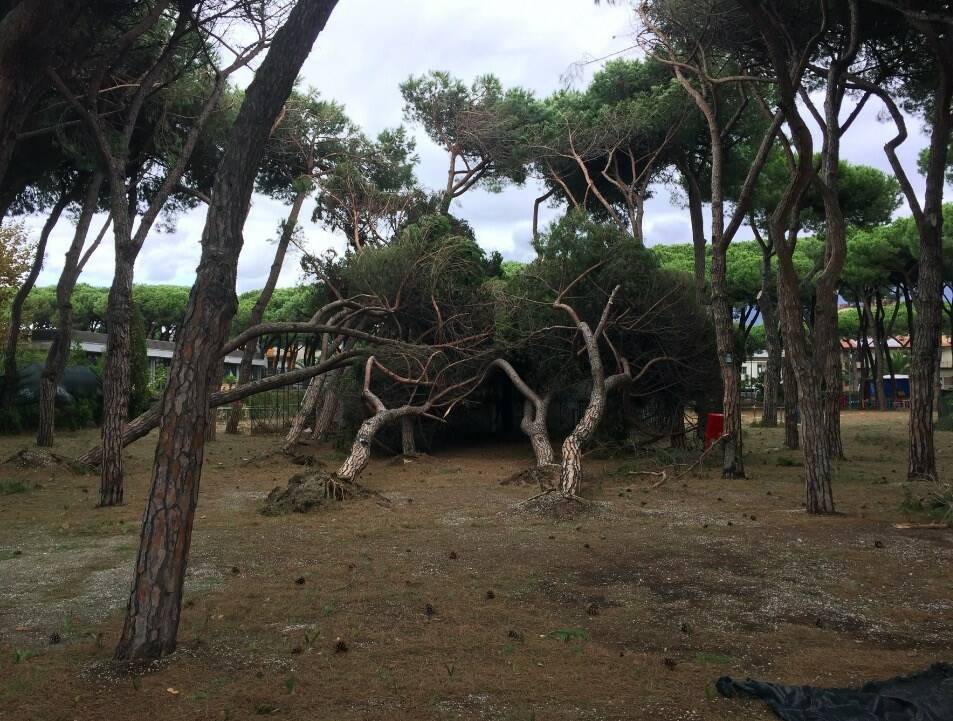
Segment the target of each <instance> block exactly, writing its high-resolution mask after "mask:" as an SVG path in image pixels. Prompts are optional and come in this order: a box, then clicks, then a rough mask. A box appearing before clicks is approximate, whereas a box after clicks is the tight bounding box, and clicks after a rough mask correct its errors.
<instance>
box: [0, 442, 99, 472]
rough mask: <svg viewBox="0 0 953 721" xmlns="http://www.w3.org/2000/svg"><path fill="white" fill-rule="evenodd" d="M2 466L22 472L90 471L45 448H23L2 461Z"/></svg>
mask: <svg viewBox="0 0 953 721" xmlns="http://www.w3.org/2000/svg"><path fill="white" fill-rule="evenodd" d="M4 465H12V466H16V467H17V468H21V469H24V470H35V469H39V468H54V467H59V468H66V469H68V470H70V471H72V472H73V473H88V472H89V471H90V470H92V469H90V468H89V467H87V466H85V465H83V464H82V463H79V462H77V461H75V460H73V459H72V458H66V457H65V456H60V455H58V454H56V453H53V452H52V451H50V450H47V449H46V448H23V449H22V450H19V451H17V452H16V453H14V454H13V455H12V456H10V457H9V458H8V459H7V460H6V461H4Z"/></svg>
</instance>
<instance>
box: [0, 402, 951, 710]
mask: <svg viewBox="0 0 953 721" xmlns="http://www.w3.org/2000/svg"><path fill="white" fill-rule="evenodd" d="M843 424H844V436H845V444H846V450H847V454H848V458H849V460H848V461H846V462H842V463H841V464H840V468H839V472H838V478H837V482H836V485H835V489H834V495H835V502H836V503H837V506H838V510H839V512H840V513H839V515H836V516H832V517H821V518H817V517H808V516H807V515H806V514H805V513H804V511H803V508H802V496H803V489H802V481H801V475H800V473H801V470H802V469H801V468H800V457H799V455H798V454H797V453H794V452H790V451H786V450H781V449H780V448H779V446H780V445H781V442H782V431H780V430H773V429H771V430H769V429H758V428H750V429H748V430H747V431H746V443H747V449H748V451H749V455H748V458H747V471H748V474H749V478H748V479H747V480H735V481H725V480H722V479H721V478H719V477H718V473H717V469H716V468H714V467H713V466H714V464H713V463H712V464H709V466H710V467H709V468H706V469H704V470H702V471H701V472H698V473H692V474H689V475H687V476H685V477H683V478H679V479H677V480H676V479H673V478H672V474H669V477H668V479H667V480H666V481H665V482H664V483H663V484H661V485H659V486H658V487H653V485H654V484H656V482H657V481H658V480H659V477H657V476H651V475H645V474H639V473H637V472H638V471H657V470H658V469H659V468H660V467H661V465H660V464H663V463H664V462H665V461H666V459H667V452H665V451H661V450H660V451H659V452H657V453H650V454H647V455H645V456H644V457H640V458H634V457H629V458H610V459H590V460H588V461H587V463H586V479H585V483H584V488H583V495H584V496H586V497H587V498H590V499H592V500H593V501H597V502H599V505H598V506H597V509H598V511H599V512H598V513H591V514H584V515H581V516H579V517H577V518H575V519H572V520H563V521H559V522H556V521H553V520H549V519H546V518H541V517H539V516H534V515H531V514H530V515H526V514H521V513H516V512H513V507H514V505H515V504H517V503H518V502H519V501H520V500H521V499H525V498H527V497H528V496H530V495H533V493H534V492H535V491H534V489H533V488H531V487H527V486H512V485H501V484H500V480H501V479H503V478H506V477H507V476H509V475H511V474H513V473H514V472H516V471H519V470H520V469H522V468H525V467H526V466H527V465H528V464H529V462H530V459H531V454H530V450H529V447H528V444H526V445H521V444H514V445H498V446H490V445H485V446H481V447H470V448H462V449H456V450H446V451H441V452H439V453H438V454H436V455H434V456H427V457H423V458H421V459H420V460H417V461H415V462H412V463H405V462H403V461H401V460H400V459H398V460H396V461H395V460H393V459H388V458H377V459H375V460H374V461H373V462H372V465H371V466H370V468H369V469H368V471H367V472H366V473H365V475H364V476H363V479H362V480H363V482H364V483H365V484H366V485H367V486H368V487H370V488H372V489H374V490H376V491H379V492H380V493H382V494H384V495H385V496H386V497H387V498H388V499H389V500H390V505H382V504H381V503H380V502H379V501H378V500H375V499H374V498H368V499H361V500H356V501H351V502H346V503H344V504H338V505H336V506H334V507H330V508H322V509H320V510H318V511H317V512H314V513H311V514H307V515H302V514H295V515H291V516H282V517H266V516H263V515H261V514H260V513H259V509H260V508H261V505H262V501H263V499H264V497H265V495H266V494H267V492H268V491H270V490H271V489H272V488H273V487H275V486H277V485H283V484H284V483H285V481H286V480H287V479H288V478H289V477H290V476H291V475H292V474H294V473H296V472H299V471H300V470H301V467H300V466H295V465H293V464H292V463H291V462H290V461H289V460H288V459H286V458H285V457H283V456H280V455H275V456H273V457H271V458H261V457H260V456H261V455H262V454H266V453H267V452H268V451H270V450H272V449H274V448H276V447H277V439H276V438H275V437H273V436H262V437H248V436H241V437H228V436H224V435H220V436H219V440H217V441H215V442H213V443H212V444H211V445H210V447H209V450H208V453H207V457H206V458H207V461H206V468H205V472H204V476H203V481H202V490H201V497H200V502H199V511H198V517H197V518H196V523H195V535H194V538H193V545H192V554H191V559H190V568H189V574H188V579H187V584H186V595H185V608H184V612H183V618H182V626H181V629H180V634H179V650H178V651H177V652H176V653H175V654H174V655H173V656H171V657H170V658H168V659H167V660H165V661H163V662H162V663H160V664H158V665H157V666H156V668H155V669H154V670H152V671H151V672H150V673H147V674H145V675H141V676H130V675H128V674H124V673H122V672H121V670H119V669H117V668H116V667H115V666H114V665H113V664H112V663H111V662H110V657H111V653H112V649H113V647H114V645H115V643H116V640H117V637H118V632H119V629H120V625H121V620H122V612H123V609H124V606H125V602H126V598H127V594H128V589H129V583H130V580H131V573H132V566H133V561H134V557H135V553H136V548H137V544H138V540H139V516H140V514H141V512H142V508H143V506H144V498H145V492H146V485H147V483H148V472H149V466H150V462H151V455H152V450H153V447H152V444H151V443H150V441H149V439H146V440H144V441H140V442H139V443H137V444H136V445H135V446H133V447H131V448H130V449H129V452H128V489H127V492H126V498H127V504H126V505H124V506H122V507H119V508H112V509H97V508H95V502H96V499H97V486H98V478H97V477H96V476H82V475H74V474H73V473H71V472H70V471H68V470H65V469H46V470H22V469H17V468H15V467H12V466H10V465H4V466H0V494H2V495H0V718H4V719H7V718H8V719H36V720H42V721H46V720H48V719H64V720H66V719H83V720H84V721H95V720H98V719H116V718H135V719H164V720H167V721H171V720H174V719H245V718H259V717H260V716H262V715H274V716H276V717H278V718H289V719H332V718H333V719H342V720H349V719H447V720H450V719H493V720H500V721H502V720H504V719H512V720H514V721H516V720H524V721H529V720H530V719H535V720H544V719H560V720H562V719H566V720H569V719H592V720H596V719H652V720H658V721H666V720H669V719H673V720H674V719H685V720H689V719H767V718H771V716H770V715H769V714H768V712H767V711H766V710H765V709H764V708H763V707H762V706H760V705H759V704H755V703H750V702H744V701H739V700H725V699H721V698H719V697H717V695H716V693H715V691H714V687H713V682H714V681H715V680H716V679H717V678H718V677H720V676H722V675H733V676H741V677H744V676H752V677H755V678H759V679H762V680H770V681H780V682H785V683H797V684H802V683H803V684H819V685H830V686H841V685H853V684H858V683H860V682H863V681H866V680H869V679H872V678H883V677H889V676H893V675H896V674H905V673H909V672H913V671H916V670H919V669H921V668H923V667H925V666H927V665H929V664H930V663H932V662H935V661H940V660H946V661H953V531H951V530H949V529H945V530H944V529H924V528H919V529H918V528H914V529H897V528H895V527H894V525H893V524H895V523H899V522H910V521H913V522H917V523H923V522H925V521H926V520H928V519H927V518H925V517H924V516H922V515H919V514H917V513H916V512H914V511H910V510H907V509H906V508H905V506H904V498H905V497H906V495H907V493H910V494H912V495H914V496H916V495H917V494H921V495H922V494H923V493H925V492H926V491H927V490H928V489H927V486H925V485H923V486H922V487H912V488H907V484H906V483H905V482H904V469H905V453H904V440H905V435H906V428H905V424H906V418H905V417H904V416H903V415H901V414H900V413H889V414H876V413H850V414H845V416H844V419H843ZM95 438H96V433H95V431H82V432H77V433H64V434H62V436H61V437H60V438H59V439H58V447H57V449H56V450H57V452H59V453H62V454H65V455H70V454H72V453H76V452H78V451H79V450H80V449H82V448H85V447H86V446H87V445H88V444H89V443H90V442H91V441H94V440H95ZM29 441H30V439H29V438H27V437H19V438H3V439H0V457H2V458H6V457H8V456H9V455H10V454H12V453H13V452H14V451H16V450H18V449H19V448H22V447H24V446H26V445H28V444H29ZM937 444H938V447H939V449H940V455H941V468H942V469H944V471H945V472H946V473H949V472H950V471H951V470H953V435H951V434H942V433H941V434H938V435H937ZM318 456H319V457H321V458H323V459H324V460H325V461H326V462H327V463H328V464H329V465H330V466H331V467H332V468H333V464H334V462H335V461H338V460H340V454H339V453H337V452H336V451H333V450H331V449H322V450H320V451H319V452H318ZM905 489H906V490H905Z"/></svg>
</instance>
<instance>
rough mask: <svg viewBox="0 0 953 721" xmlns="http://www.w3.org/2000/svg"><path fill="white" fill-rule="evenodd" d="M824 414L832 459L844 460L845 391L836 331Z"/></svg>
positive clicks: (828, 361) (827, 363)
mask: <svg viewBox="0 0 953 721" xmlns="http://www.w3.org/2000/svg"><path fill="white" fill-rule="evenodd" d="M825 368H826V370H825V373H824V377H825V380H826V383H825V393H824V414H825V417H826V421H825V428H826V429H827V442H828V447H829V449H830V454H831V458H832V459H837V460H844V459H845V456H844V442H843V440H842V439H841V431H840V404H841V397H842V396H843V393H844V384H843V377H842V376H843V371H842V365H841V346H840V337H839V335H838V334H837V333H836V332H835V333H834V335H833V336H832V338H831V342H830V347H829V349H828V353H827V356H826V358H825Z"/></svg>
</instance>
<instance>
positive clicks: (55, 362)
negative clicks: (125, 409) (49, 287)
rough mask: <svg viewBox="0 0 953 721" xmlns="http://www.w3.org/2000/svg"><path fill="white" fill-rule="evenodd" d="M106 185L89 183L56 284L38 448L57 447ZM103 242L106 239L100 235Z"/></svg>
mask: <svg viewBox="0 0 953 721" xmlns="http://www.w3.org/2000/svg"><path fill="white" fill-rule="evenodd" d="M102 184H103V174H102V173H96V174H94V175H93V177H92V178H91V179H90V181H89V185H88V186H87V188H86V197H85V199H84V201H83V207H82V210H81V211H80V216H79V219H78V221H77V223H76V230H75V231H74V233H73V242H72V243H71V244H70V247H69V249H68V250H67V251H66V256H65V258H64V260H63V270H62V272H61V273H60V279H59V281H58V282H57V284H56V316H57V320H56V335H55V336H54V338H53V344H52V345H51V346H50V350H49V352H48V353H47V354H46V363H45V364H44V367H43V376H42V378H41V380H40V402H39V405H40V414H39V426H38V428H37V433H36V444H37V445H38V446H41V447H45V448H51V447H52V446H53V435H54V412H55V405H56V388H57V386H58V385H59V382H60V377H61V376H62V375H63V370H64V369H65V368H66V361H67V359H68V358H69V349H70V342H71V339H72V334H73V304H72V302H71V298H72V296H73V289H74V288H75V287H76V281H77V280H78V278H79V274H80V272H81V270H82V265H81V256H82V252H83V245H84V244H85V243H86V236H87V235H88V234H89V226H90V224H91V223H92V220H93V214H94V213H95V212H96V206H97V204H98V202H99V191H100V189H101V188H102ZM106 227H108V226H104V228H103V230H104V232H105V229H106ZM101 238H102V235H100V239H101ZM86 257H87V258H88V257H89V256H88V255H87V256H86Z"/></svg>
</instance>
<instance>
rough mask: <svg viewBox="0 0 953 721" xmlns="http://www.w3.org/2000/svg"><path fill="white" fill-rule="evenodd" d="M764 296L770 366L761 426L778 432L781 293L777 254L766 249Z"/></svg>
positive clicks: (761, 296) (760, 303)
mask: <svg viewBox="0 0 953 721" xmlns="http://www.w3.org/2000/svg"><path fill="white" fill-rule="evenodd" d="M762 253H763V257H762V260H761V293H760V294H759V295H758V309H759V310H760V311H761V322H762V323H763V324H764V340H765V346H766V349H767V352H768V363H767V366H766V367H765V371H764V398H763V402H762V412H761V425H762V426H764V427H765V428H776V427H777V425H778V385H779V384H780V382H781V331H780V329H779V327H778V308H777V299H776V296H777V289H776V282H775V279H774V273H773V272H772V270H771V258H772V257H773V255H774V251H773V250H771V251H770V252H768V251H767V250H766V249H765V248H762Z"/></svg>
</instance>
